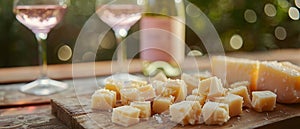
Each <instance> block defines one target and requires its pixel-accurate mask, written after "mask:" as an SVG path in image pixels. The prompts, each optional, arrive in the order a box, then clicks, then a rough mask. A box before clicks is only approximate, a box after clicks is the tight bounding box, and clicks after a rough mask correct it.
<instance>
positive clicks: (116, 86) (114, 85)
mask: <svg viewBox="0 0 300 129" xmlns="http://www.w3.org/2000/svg"><path fill="white" fill-rule="evenodd" d="M122 85H123V84H122V82H121V81H116V80H113V79H107V80H106V82H105V86H104V87H105V89H108V90H112V91H115V92H116V96H117V100H120V98H121V96H120V89H121V88H122Z"/></svg>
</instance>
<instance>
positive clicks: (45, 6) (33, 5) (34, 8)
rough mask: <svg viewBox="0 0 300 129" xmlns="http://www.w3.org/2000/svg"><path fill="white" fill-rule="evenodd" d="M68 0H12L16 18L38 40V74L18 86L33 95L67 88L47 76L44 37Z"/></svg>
mask: <svg viewBox="0 0 300 129" xmlns="http://www.w3.org/2000/svg"><path fill="white" fill-rule="evenodd" d="M68 3H69V1H68V0H14V5H13V6H14V7H13V9H14V10H13V11H14V13H15V14H16V19H17V20H18V21H19V22H20V23H22V24H23V25H24V26H26V27H27V28H28V29H30V30H31V31H32V32H33V33H34V34H35V37H36V39H37V41H38V51H39V64H40V69H41V71H40V75H39V77H38V79H37V80H35V81H33V82H31V83H28V84H26V85H24V86H22V87H21V88H20V91H22V92H24V93H28V94H33V95H50V94H54V93H58V92H60V91H63V90H65V89H67V88H68V85H67V84H66V83H64V82H60V81H56V80H52V79H50V78H48V77H47V54H46V53H47V52H46V46H47V45H46V41H45V40H46V39H47V36H48V33H49V32H50V30H51V29H52V28H53V27H55V26H56V25H57V24H58V23H59V22H60V21H61V20H62V18H63V15H64V13H65V11H66V9H67V4H68Z"/></svg>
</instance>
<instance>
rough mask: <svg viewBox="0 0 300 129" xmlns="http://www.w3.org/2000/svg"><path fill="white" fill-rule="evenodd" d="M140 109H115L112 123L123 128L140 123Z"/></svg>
mask: <svg viewBox="0 0 300 129" xmlns="http://www.w3.org/2000/svg"><path fill="white" fill-rule="evenodd" d="M139 115H140V109H138V108H135V107H131V106H121V107H117V108H114V109H113V112H112V117H111V119H112V122H113V123H116V124H118V125H122V126H126V127H127V126H130V125H133V124H136V123H139V121H140V119H139Z"/></svg>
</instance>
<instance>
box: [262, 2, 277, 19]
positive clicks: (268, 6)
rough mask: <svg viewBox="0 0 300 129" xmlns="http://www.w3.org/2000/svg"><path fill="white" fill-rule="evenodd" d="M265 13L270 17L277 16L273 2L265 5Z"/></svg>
mask: <svg viewBox="0 0 300 129" xmlns="http://www.w3.org/2000/svg"><path fill="white" fill-rule="evenodd" d="M264 11H265V14H266V15H267V16H269V17H274V16H276V13H277V10H276V7H275V6H274V5H273V4H270V3H267V4H266V5H265V7H264Z"/></svg>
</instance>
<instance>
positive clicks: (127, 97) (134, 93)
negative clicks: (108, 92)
mask: <svg viewBox="0 0 300 129" xmlns="http://www.w3.org/2000/svg"><path fill="white" fill-rule="evenodd" d="M120 94H121V103H122V104H123V105H129V104H130V102H133V101H144V98H141V97H140V96H139V90H138V89H137V88H123V89H121V90H120Z"/></svg>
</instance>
